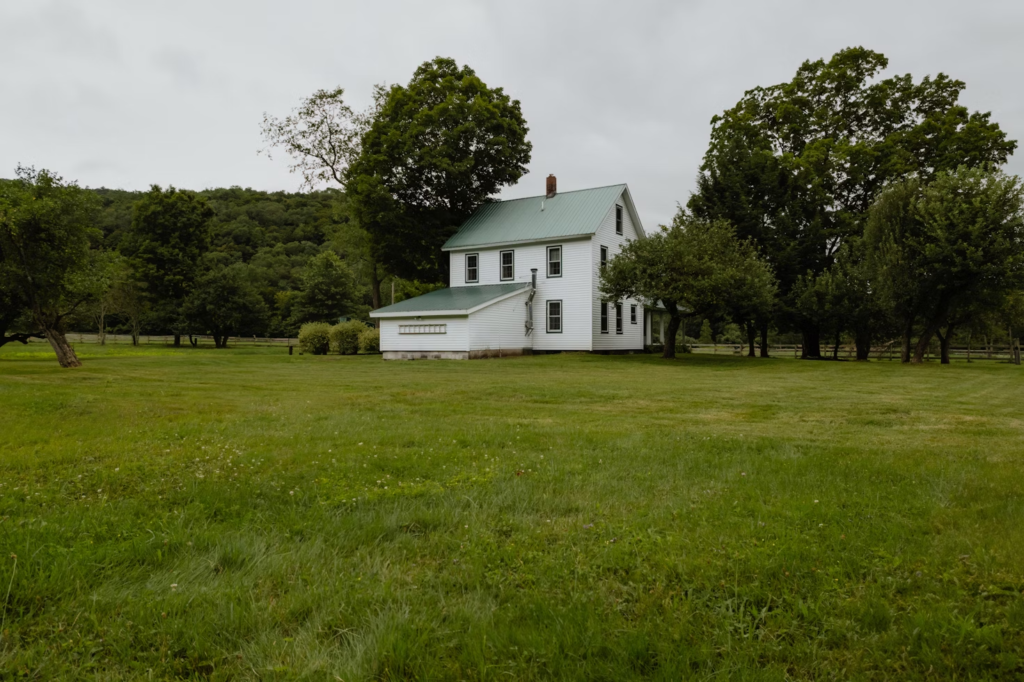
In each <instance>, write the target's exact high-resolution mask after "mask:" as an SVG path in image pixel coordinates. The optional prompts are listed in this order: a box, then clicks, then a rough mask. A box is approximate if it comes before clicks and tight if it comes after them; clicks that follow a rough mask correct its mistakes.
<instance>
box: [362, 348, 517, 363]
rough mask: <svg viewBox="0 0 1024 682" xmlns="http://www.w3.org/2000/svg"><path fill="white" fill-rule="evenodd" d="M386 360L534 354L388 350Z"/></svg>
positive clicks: (449, 358)
mask: <svg viewBox="0 0 1024 682" xmlns="http://www.w3.org/2000/svg"><path fill="white" fill-rule="evenodd" d="M382 355H383V356H384V359H385V360H483V359H486V358H514V357H520V356H523V355H533V349H532V348H504V349H500V350H499V349H497V348H488V349H486V350H471V351H465V350H386V351H384V353H382Z"/></svg>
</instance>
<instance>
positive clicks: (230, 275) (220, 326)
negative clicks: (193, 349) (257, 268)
mask: <svg viewBox="0 0 1024 682" xmlns="http://www.w3.org/2000/svg"><path fill="white" fill-rule="evenodd" d="M247 267H248V266H246V265H245V264H244V263H235V264H233V265H229V266H227V267H225V268H220V269H216V270H210V271H208V272H206V273H205V274H203V275H202V276H200V277H199V279H198V280H196V284H195V287H194V289H193V291H192V292H191V293H190V294H189V295H188V297H187V298H186V299H185V303H184V306H183V308H182V312H183V314H184V317H185V321H186V323H187V324H188V325H189V329H190V333H192V332H195V333H199V334H210V335H212V336H213V343H214V345H215V346H216V347H217V348H225V347H226V346H227V343H228V337H229V336H232V335H241V334H244V335H249V334H263V333H264V332H265V331H266V326H267V322H268V319H269V316H270V311H269V309H268V308H267V304H266V303H265V302H264V301H263V299H262V298H261V297H260V295H259V293H258V292H257V291H256V288H255V287H254V286H253V285H252V284H251V283H250V281H249V276H248V272H247Z"/></svg>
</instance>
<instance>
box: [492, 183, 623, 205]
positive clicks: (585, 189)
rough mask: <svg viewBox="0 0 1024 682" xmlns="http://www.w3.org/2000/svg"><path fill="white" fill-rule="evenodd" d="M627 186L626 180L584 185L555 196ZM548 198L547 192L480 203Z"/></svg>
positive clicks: (502, 202) (505, 202)
mask: <svg viewBox="0 0 1024 682" xmlns="http://www.w3.org/2000/svg"><path fill="white" fill-rule="evenodd" d="M625 186H626V183H624V182H617V183H614V184H611V185H601V186H599V187H584V188H583V189H570V190H569V191H567V192H556V193H555V196H556V197H557V196H558V195H559V194H575V193H577V192H592V191H594V190H595V189H608V188H609V187H625ZM546 198H548V196H547V195H546V194H534V195H533V196H529V197H516V198H515V199H498V200H497V201H485V202H484V203H483V204H480V205H481V206H484V205H486V204H507V203H510V202H512V201H526V200H527V199H546Z"/></svg>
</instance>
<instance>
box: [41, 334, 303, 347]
mask: <svg viewBox="0 0 1024 682" xmlns="http://www.w3.org/2000/svg"><path fill="white" fill-rule="evenodd" d="M65 336H66V337H67V339H68V341H69V342H70V343H99V342H100V336H99V334H85V333H79V332H69V333H68V334H66V335H65ZM105 336H106V343H107V344H109V345H118V346H130V345H131V344H132V337H131V334H106V335H105ZM192 338H193V339H197V343H198V344H199V345H204V346H205V345H209V346H212V345H213V337H212V336H201V335H198V334H193V335H192ZM29 341H30V342H31V343H47V341H46V339H30V340H29ZM139 345H140V346H173V345H174V336H172V335H170V334H167V335H159V334H142V335H140V336H139ZM181 345H182V347H187V346H189V345H190V343H189V337H188V335H187V334H186V335H183V336H182V337H181ZM228 345H231V346H276V347H280V346H285V347H287V346H297V345H299V340H298V339H287V338H284V339H282V338H269V337H263V336H231V337H228Z"/></svg>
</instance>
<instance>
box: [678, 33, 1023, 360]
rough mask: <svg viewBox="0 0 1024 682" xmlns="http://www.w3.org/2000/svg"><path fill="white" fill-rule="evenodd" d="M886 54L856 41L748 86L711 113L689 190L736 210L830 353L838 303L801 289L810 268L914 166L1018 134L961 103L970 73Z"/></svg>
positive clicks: (950, 159) (942, 163)
mask: <svg viewBox="0 0 1024 682" xmlns="http://www.w3.org/2000/svg"><path fill="white" fill-rule="evenodd" d="M887 65H888V60H887V59H886V58H885V56H884V55H881V54H879V53H877V52H872V51H870V50H866V49H864V48H859V47H857V48H849V49H846V50H842V51H840V52H838V53H836V54H835V55H834V56H833V57H832V58H831V59H830V60H828V61H825V60H818V61H814V62H811V61H808V62H805V63H804V64H803V65H801V67H800V68H799V69H798V70H797V72H796V74H795V76H794V77H793V79H792V80H791V81H789V82H786V83H781V84H779V85H774V86H771V87H759V88H754V89H753V90H750V91H748V92H747V93H745V95H744V97H743V98H742V99H741V100H740V101H739V102H738V103H737V104H736V106H734V107H733V108H732V109H729V110H728V111H726V112H724V113H723V114H721V115H719V116H716V117H715V118H714V119H712V126H713V127H712V133H711V143H710V146H709V148H708V151H707V153H706V154H705V156H704V161H703V164H702V166H701V174H700V176H699V178H698V190H697V192H696V193H695V194H694V195H693V196H692V197H691V199H690V201H689V202H688V207H689V209H690V210H691V211H692V212H693V213H694V214H695V215H696V216H698V217H702V218H705V219H716V218H722V219H727V220H729V221H730V222H732V223H733V224H734V225H735V226H736V229H737V234H738V235H739V236H740V237H741V238H750V239H753V240H754V241H755V242H756V243H757V245H758V246H759V247H760V249H761V251H762V253H763V254H764V255H765V256H766V257H767V259H768V261H769V263H770V264H771V265H772V267H773V269H774V270H775V273H776V275H777V276H778V278H779V284H780V298H781V300H780V303H781V305H780V306H779V307H778V309H777V314H776V321H777V323H778V324H779V326H780V327H784V328H793V329H796V330H798V331H800V332H801V334H802V336H803V348H804V353H805V357H809V358H817V357H820V356H821V351H820V345H821V336H820V335H821V331H822V330H821V328H820V324H819V321H818V320H819V319H820V318H822V317H827V315H825V313H824V311H821V310H808V309H807V308H806V306H805V305H803V304H801V302H800V301H799V300H798V299H800V298H801V297H803V303H804V304H805V303H806V302H807V296H806V293H807V287H806V285H807V281H808V279H810V280H812V281H813V280H815V279H816V278H818V277H819V276H821V275H822V274H823V273H825V272H826V271H827V270H828V269H829V268H830V267H832V265H833V264H834V263H835V262H836V259H837V255H838V253H839V250H840V249H841V247H842V246H843V245H844V244H845V243H846V242H847V241H849V240H850V239H851V238H856V237H859V236H861V235H862V234H863V231H864V228H865V225H866V223H867V214H868V210H869V208H870V207H871V205H872V203H873V202H874V200H875V198H876V197H877V196H878V194H879V192H880V191H881V190H882V189H883V188H885V187H887V186H888V185H889V184H891V183H892V182H894V181H897V180H899V179H901V178H905V177H909V176H911V175H916V176H919V177H921V178H923V179H924V180H925V181H928V180H929V179H931V178H932V177H934V176H935V174H937V173H939V172H942V171H952V170H954V169H956V168H957V167H959V166H961V165H966V166H969V167H981V166H985V165H987V164H996V165H998V164H1002V163H1004V162H1005V161H1006V159H1007V158H1008V157H1009V155H1010V154H1012V153H1013V150H1014V149H1015V148H1016V146H1017V143H1016V142H1014V141H1012V140H1008V139H1007V138H1006V134H1005V133H1004V132H1003V131H1002V130H1000V128H999V126H998V124H996V123H994V122H992V121H991V120H990V116H989V114H987V113H978V112H974V113H971V112H969V111H968V110H967V108H966V107H964V106H962V105H961V104H959V103H958V98H959V95H960V93H961V92H962V91H963V89H964V83H963V82H961V81H957V80H953V79H951V78H949V77H947V76H945V75H943V74H939V75H938V76H936V77H934V78H928V77H926V78H924V79H922V80H921V81H919V82H916V83H915V82H914V80H913V79H912V78H911V76H909V75H903V76H893V77H891V78H885V79H882V78H879V77H878V76H879V74H880V73H881V71H882V70H883V69H885V68H886V67H887ZM798 283H802V286H800V287H798V286H797V285H798ZM869 304H870V302H869ZM858 314H860V313H858ZM847 326H848V325H847ZM762 332H763V335H764V334H766V333H767V321H763V322H762Z"/></svg>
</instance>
